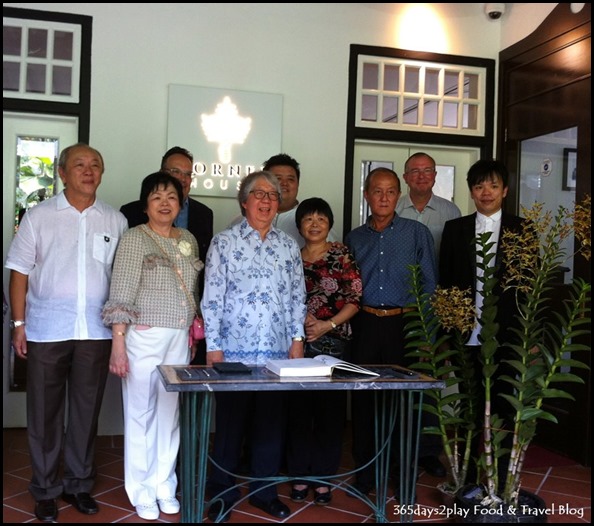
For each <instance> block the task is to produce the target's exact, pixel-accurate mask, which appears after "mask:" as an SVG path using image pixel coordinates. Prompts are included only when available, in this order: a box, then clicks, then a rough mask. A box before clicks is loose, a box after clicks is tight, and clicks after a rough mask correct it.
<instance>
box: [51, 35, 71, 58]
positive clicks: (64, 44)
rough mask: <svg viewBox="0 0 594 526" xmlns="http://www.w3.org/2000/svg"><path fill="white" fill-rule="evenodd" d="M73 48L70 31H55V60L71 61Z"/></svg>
mask: <svg viewBox="0 0 594 526" xmlns="http://www.w3.org/2000/svg"><path fill="white" fill-rule="evenodd" d="M73 46H74V35H73V33H72V31H56V32H55V33H54V58H55V59H56V60H72V58H73V54H72V52H73Z"/></svg>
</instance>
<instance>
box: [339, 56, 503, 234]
mask: <svg viewBox="0 0 594 526" xmlns="http://www.w3.org/2000/svg"><path fill="white" fill-rule="evenodd" d="M359 55H370V56H377V57H392V58H405V59H408V60H416V61H426V62H437V63H442V64H458V65H470V66H478V67H482V68H485V70H486V73H487V79H486V82H487V85H486V95H485V99H486V100H485V133H484V135H483V136H482V137H477V136H469V135H451V134H446V133H427V132H422V131H399V130H386V129H378V128H365V127H358V126H356V124H355V123H356V105H357V68H358V59H359ZM494 114H495V61H494V60H491V59H486V58H477V57H467V56H461V55H447V54H441V53H429V52H424V51H411V50H406V49H396V48H388V47H381V46H364V45H360V44H351V47H350V56H349V91H348V103H347V126H346V152H345V171H344V200H343V202H344V203H345V206H344V209H343V238H344V236H346V234H347V233H348V232H349V230H350V225H351V223H352V207H351V206H350V203H352V202H353V170H354V158H355V143H356V142H357V141H358V140H368V141H378V142H382V141H387V142H391V143H412V144H419V145H428V144H434V145H436V146H438V145H445V146H460V147H463V148H466V147H468V148H479V150H480V153H481V158H490V157H492V156H493V137H494V125H495V120H494Z"/></svg>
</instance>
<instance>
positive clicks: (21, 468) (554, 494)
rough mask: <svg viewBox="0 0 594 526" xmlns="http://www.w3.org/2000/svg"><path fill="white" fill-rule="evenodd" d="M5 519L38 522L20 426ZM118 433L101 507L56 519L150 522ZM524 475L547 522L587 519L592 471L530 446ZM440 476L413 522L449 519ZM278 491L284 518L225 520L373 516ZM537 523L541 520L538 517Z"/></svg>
mask: <svg viewBox="0 0 594 526" xmlns="http://www.w3.org/2000/svg"><path fill="white" fill-rule="evenodd" d="M3 434H4V464H3V465H4V484H3V493H4V508H3V522H4V523H22V522H32V523H36V522H39V521H37V519H36V518H35V516H34V514H33V507H34V501H33V498H32V497H31V496H30V494H29V492H28V490H27V486H28V483H29V478H30V467H29V453H28V449H27V439H26V432H25V430H23V429H4V433H3ZM122 443H123V441H122V437H121V436H113V437H100V438H99V447H98V450H97V455H96V458H97V467H98V477H97V484H96V486H95V489H94V491H93V495H94V496H95V498H96V499H97V501H98V502H99V505H100V511H99V513H98V514H96V515H91V516H86V515H81V514H80V513H78V512H77V511H76V510H75V509H73V507H72V506H71V505H69V504H66V503H65V502H64V501H59V509H60V511H59V516H58V522H63V523H65V522H72V523H80V522H85V523H86V522H94V523H104V524H105V523H115V522H121V523H139V522H150V521H144V520H142V519H139V518H138V516H137V515H136V514H135V513H134V509H133V508H132V506H131V505H130V503H129V502H128V498H127V497H126V493H125V491H124V485H123V477H124V470H123V462H122V454H123V448H122ZM349 447H350V444H348V442H345V455H344V464H345V465H348V463H349V454H348V450H349ZM526 466H527V467H526V469H525V473H524V488H525V489H527V490H529V491H531V492H533V493H536V494H538V495H540V497H542V498H543V499H544V501H545V502H546V504H547V509H546V511H547V513H550V515H548V516H547V519H548V522H550V523H567V522H578V523H579V522H585V523H590V522H591V508H590V505H591V469H590V468H585V467H582V466H579V465H576V464H575V462H573V461H572V460H569V459H567V458H564V457H561V456H559V455H556V454H554V453H550V452H548V451H545V450H543V449H542V448H539V447H537V446H534V447H532V448H531V451H529V454H528V459H527V462H526ZM438 482H440V479H436V478H433V477H430V476H428V475H427V474H426V473H421V475H420V477H419V481H418V483H417V502H418V505H417V506H415V511H416V512H417V515H416V516H415V519H414V522H425V523H437V522H442V523H443V522H454V520H453V519H452V518H450V519H448V518H446V516H445V510H447V509H449V510H450V512H451V511H452V510H453V509H454V508H451V507H449V508H448V507H445V506H444V505H443V501H442V498H441V494H440V493H439V491H438V490H437V489H436V485H437V483H438ZM279 494H280V496H281V499H282V500H283V502H285V503H286V504H287V505H288V506H289V507H290V508H291V511H292V514H291V516H290V517H289V518H288V519H286V520H284V521H277V520H275V519H273V518H271V517H269V516H267V515H264V514H263V513H262V512H260V511H259V510H258V509H256V508H253V507H252V506H249V505H248V504H245V503H244V504H242V505H240V506H239V508H238V509H237V510H236V511H234V512H233V514H232V516H231V520H230V521H229V523H260V524H262V523H275V522H285V523H293V524H294V523H320V522H327V523H373V522H375V520H374V517H373V514H372V513H371V510H370V509H369V508H368V506H367V505H365V504H364V503H362V502H360V501H358V500H357V499H353V498H350V497H348V496H347V495H346V494H345V493H344V492H343V491H341V490H340V489H335V490H334V493H333V499H332V502H331V504H330V505H329V506H325V507H323V506H316V505H314V504H313V503H312V501H311V495H310V497H309V498H308V499H307V501H306V502H305V503H302V504H295V503H294V502H291V501H290V500H289V498H288V494H289V485H288V484H282V485H281V486H280V487H279ZM395 504H397V502H396V501H394V499H393V498H391V497H390V498H389V501H388V503H387V510H388V512H387V516H388V518H390V519H391V520H396V517H395V516H394V515H393V514H391V510H393V506H394V505H395ZM179 520H180V515H179V514H178V515H164V514H161V517H160V518H159V520H158V521H157V522H179ZM539 522H540V521H539Z"/></svg>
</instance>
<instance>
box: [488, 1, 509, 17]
mask: <svg viewBox="0 0 594 526" xmlns="http://www.w3.org/2000/svg"><path fill="white" fill-rule="evenodd" d="M485 13H486V14H487V16H488V17H489V18H490V19H491V20H499V19H500V18H501V15H502V14H503V13H505V4H485Z"/></svg>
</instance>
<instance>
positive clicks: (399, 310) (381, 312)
mask: <svg viewBox="0 0 594 526" xmlns="http://www.w3.org/2000/svg"><path fill="white" fill-rule="evenodd" d="M361 309H362V310H364V311H365V312H369V313H370V314H375V315H376V316H378V317H380V318H383V317H384V316H398V315H399V314H404V313H405V312H411V311H413V310H415V309H414V308H412V307H396V308H394V309H376V308H374V307H368V306H367V305H363V307H361Z"/></svg>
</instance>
